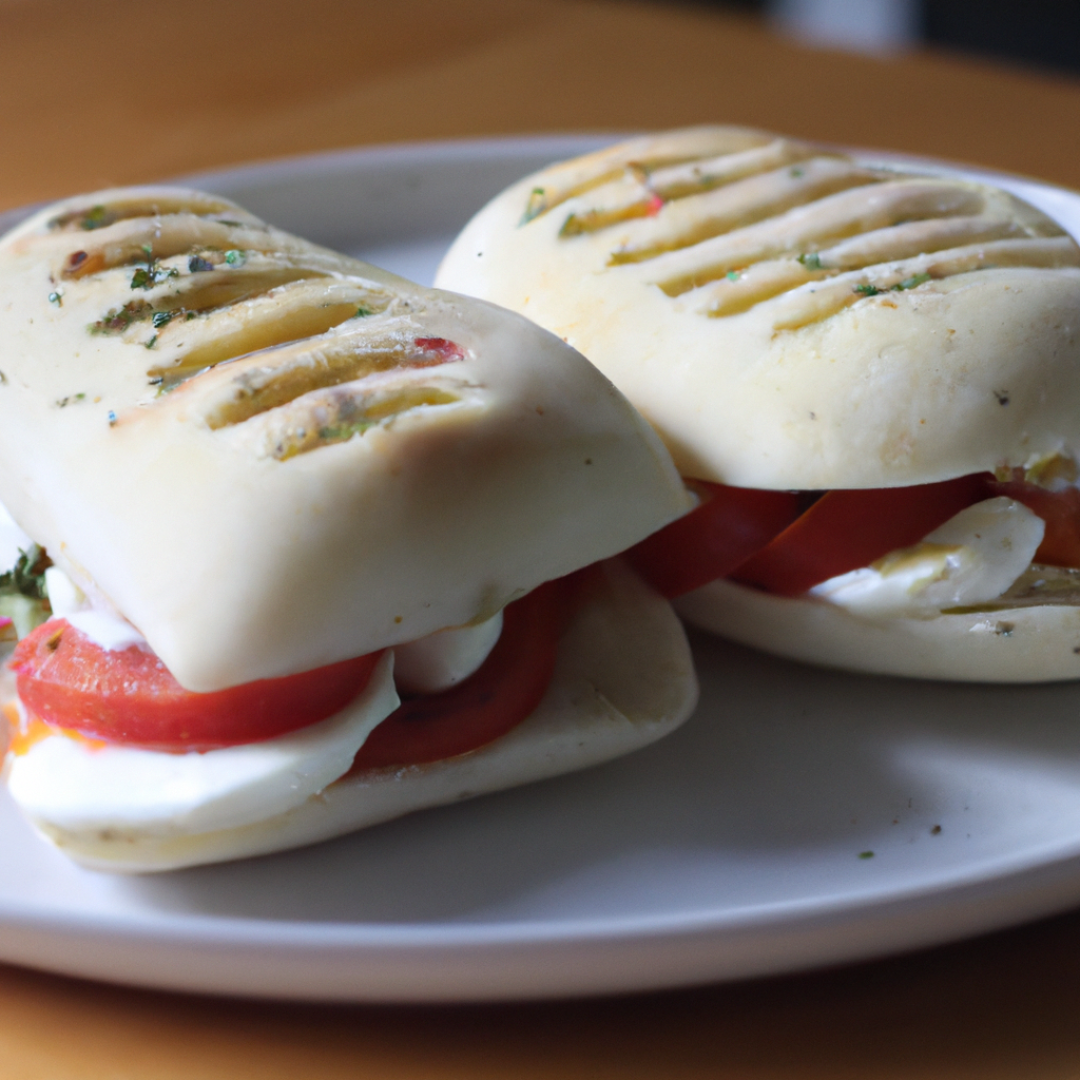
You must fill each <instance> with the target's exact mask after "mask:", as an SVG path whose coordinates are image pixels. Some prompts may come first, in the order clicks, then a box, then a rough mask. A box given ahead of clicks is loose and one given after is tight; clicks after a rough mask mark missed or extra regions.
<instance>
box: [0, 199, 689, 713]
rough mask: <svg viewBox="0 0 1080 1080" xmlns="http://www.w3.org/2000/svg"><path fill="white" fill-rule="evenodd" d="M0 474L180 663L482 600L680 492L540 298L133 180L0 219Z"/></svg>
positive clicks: (326, 651) (276, 658)
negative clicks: (480, 297) (348, 253)
mask: <svg viewBox="0 0 1080 1080" xmlns="http://www.w3.org/2000/svg"><path fill="white" fill-rule="evenodd" d="M0 295H3V296H4V303H3V304H0V372H2V373H3V374H2V377H0V502H2V503H3V504H4V505H6V506H7V508H8V509H9V510H10V511H11V513H12V515H13V516H14V518H15V519H16V520H17V521H18V523H19V524H20V525H21V526H22V528H23V529H24V530H25V531H26V532H27V533H29V534H30V535H31V536H32V537H33V538H34V540H35V541H37V542H38V543H39V544H41V545H42V546H43V547H45V548H47V550H48V552H49V554H50V556H51V557H52V558H53V559H54V560H55V561H56V562H57V563H59V564H60V566H61V567H62V568H63V569H64V570H65V571H66V572H67V573H68V574H69V575H70V576H71V577H72V578H73V580H74V581H75V582H76V583H77V584H78V585H80V586H81V587H82V588H83V589H84V590H85V591H86V592H88V593H89V594H90V595H91V596H92V597H94V598H95V599H96V600H97V601H98V602H99V603H101V604H104V605H106V606H111V607H113V608H115V609H116V610H117V611H119V612H120V613H122V615H123V616H124V617H126V618H127V619H128V620H129V621H130V622H132V623H133V624H134V625H135V626H136V627H137V628H138V629H139V630H140V631H141V632H142V634H143V635H145V637H146V638H147V639H148V641H149V643H150V645H151V647H152V648H153V649H154V651H155V652H156V653H157V655H158V656H160V657H161V659H162V660H163V661H164V663H165V664H166V666H167V667H168V668H169V670H170V671H171V672H172V673H173V674H174V675H175V676H176V678H177V679H178V681H179V682H180V683H181V684H182V685H183V686H185V687H187V688H188V689H191V690H196V691H202V692H206V691H213V690H219V689H222V688H224V687H227V686H231V685H236V684H240V683H245V682H249V681H252V680H255V679H260V678H269V677H275V676H280V675H286V674H290V673H292V672H296V671H303V670H308V669H312V668H317V667H321V666H323V665H325V664H329V663H333V662H335V661H338V660H343V659H346V658H348V657H352V656H357V655H361V654H364V653H367V652H371V651H373V650H375V649H378V648H382V647H385V646H387V645H394V644H398V643H401V642H405V641H411V640H415V639H417V638H421V637H424V636H426V635H427V634H430V633H432V632H434V631H437V630H440V629H443V628H445V627H449V626H458V625H463V624H466V623H470V622H473V621H480V620H482V619H484V618H487V617H489V616H491V615H493V614H494V613H495V612H497V611H498V610H500V609H501V608H502V607H503V606H504V605H505V604H506V603H507V602H509V601H510V600H512V599H514V598H515V597H517V596H520V595H522V594H524V593H525V592H528V591H529V590H530V589H532V588H534V587H535V586H536V585H538V584H540V583H541V582H543V581H546V580H549V579H552V578H556V577H560V576H562V575H564V574H566V573H569V572H570V571H572V570H575V569H577V568H579V567H581V566H585V565H588V564H590V563H592V562H595V561H596V560H598V559H601V558H605V557H607V556H610V555H613V554H615V553H616V552H618V551H621V550H623V549H624V548H626V547H628V546H630V545H631V544H632V543H634V542H636V541H637V540H638V539H640V538H642V537H643V536H645V535H647V534H648V533H650V532H652V531H654V530H655V529H658V528H660V527H661V526H662V525H664V524H665V523H666V522H668V521H670V520H672V519H673V518H675V517H677V516H678V515H679V514H681V513H682V512H683V511H684V510H685V509H686V508H687V506H688V497H687V495H686V493H685V491H684V490H683V488H682V485H681V483H680V481H679V477H678V474H677V472H676V471H675V469H674V467H673V466H672V463H671V461H670V459H669V457H668V456H667V454H666V452H665V451H664V449H663V446H662V445H661V443H660V442H659V440H658V439H657V438H656V436H655V435H654V434H653V433H652V432H651V431H650V430H649V428H648V426H647V425H646V424H645V423H644V421H643V420H642V419H641V418H640V417H639V416H638V415H637V414H636V413H635V412H634V411H633V409H632V408H631V407H630V406H629V405H628V403H627V402H626V400H625V399H624V398H623V397H622V395H621V394H619V392H618V391H616V390H615V389H614V387H613V386H612V385H611V384H610V383H609V382H608V381H607V379H605V378H604V377H603V376H601V375H600V374H599V373H598V372H597V371H596V370H595V369H594V368H593V367H591V366H590V365H589V364H587V363H586V362H585V361H584V360H583V359H582V357H581V356H579V355H578V354H576V353H575V352H574V351H573V350H572V349H571V348H570V347H569V346H567V345H565V344H564V343H563V342H561V341H559V340H558V339H557V338H555V337H553V336H552V335H550V334H548V333H546V332H545V331H543V330H540V329H539V328H537V327H536V326H534V325H532V324H530V323H529V322H527V321H526V320H525V319H523V318H521V317H520V316H517V315H513V314H511V313H509V312H505V311H501V310H499V309H497V308H495V307H493V306H492V305H490V304H486V303H482V302H477V301H474V300H467V299H464V298H461V297H456V296H451V295H448V294H446V293H440V292H437V291H434V290H431V289H425V288H422V287H420V286H418V285H413V284H412V283H410V282H407V281H405V280H403V279H402V278H398V277H396V276H394V275H392V274H388V273H386V272H384V271H382V270H379V269H377V268H375V267H373V266H369V265H367V264H365V263H361V262H358V261H356V260H354V259H349V258H346V257H345V256H342V255H338V254H336V253H334V252H331V251H328V250H326V249H324V248H320V247H317V246H316V245H314V244H310V243H308V242H307V241H305V240H301V239H299V238H297V237H294V236H290V235H289V234H287V233H283V232H281V231H279V230H277V229H274V228H272V227H270V226H268V225H266V224H264V223H263V222H262V221H260V220H259V219H257V218H255V217H253V216H252V215H250V214H248V213H246V212H245V211H244V210H242V209H240V208H239V207H237V206H235V205H234V204H232V203H230V202H228V201H227V200H224V199H220V198H217V197H216V196H209V195H203V194H200V193H198V192H192V191H187V190H183V189H173V188H131V189H124V190H117V191H106V192H99V193H97V194H94V195H87V196H81V197H79V198H75V199H70V200H67V201H65V202H63V203H59V204H57V205H55V206H52V207H49V208H48V209H46V210H43V211H41V212H40V213H38V214H36V215H35V216H34V217H32V218H30V219H29V220H28V221H26V222H24V223H23V224H22V225H20V226H19V227H18V228H17V229H15V230H14V231H13V232H11V233H9V234H8V235H7V236H6V237H5V238H3V239H2V240H0Z"/></svg>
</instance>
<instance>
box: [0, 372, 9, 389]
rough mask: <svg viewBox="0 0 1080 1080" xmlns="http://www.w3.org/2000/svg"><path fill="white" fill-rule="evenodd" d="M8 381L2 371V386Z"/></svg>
mask: <svg viewBox="0 0 1080 1080" xmlns="http://www.w3.org/2000/svg"><path fill="white" fill-rule="evenodd" d="M6 382H7V376H6V375H5V374H4V373H3V372H2V371H0V386H3V385H4V384H5V383H6Z"/></svg>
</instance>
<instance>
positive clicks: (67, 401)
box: [56, 394, 86, 409]
mask: <svg viewBox="0 0 1080 1080" xmlns="http://www.w3.org/2000/svg"><path fill="white" fill-rule="evenodd" d="M85 400H86V395H85V394H69V395H68V396H67V397H62V398H60V399H59V400H58V401H57V402H56V407H57V408H58V409H66V408H67V407H68V406H69V405H78V403H79V402H80V401H85Z"/></svg>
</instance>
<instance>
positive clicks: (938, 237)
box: [689, 217, 1027, 317]
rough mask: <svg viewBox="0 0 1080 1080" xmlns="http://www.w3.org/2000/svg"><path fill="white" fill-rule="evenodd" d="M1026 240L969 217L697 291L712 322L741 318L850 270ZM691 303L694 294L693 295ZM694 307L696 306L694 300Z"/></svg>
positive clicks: (860, 240) (911, 227)
mask: <svg viewBox="0 0 1080 1080" xmlns="http://www.w3.org/2000/svg"><path fill="white" fill-rule="evenodd" d="M999 239H1027V237H1026V235H1025V233H1024V230H1023V229H1022V228H1021V227H1020V226H1019V225H1015V224H1014V223H1012V222H1008V221H995V220H993V219H992V218H991V219H987V218H982V217H967V218H944V219H932V220H930V221H926V222H911V223H909V224H906V225H897V226H893V227H892V228H888V229H879V230H877V231H875V232H870V233H864V234H863V235H862V236H858V237H855V238H854V239H852V240H845V241H843V242H841V243H840V244H837V245H836V246H835V247H832V248H825V249H823V250H821V251H819V252H816V253H814V254H813V256H810V257H807V256H805V255H804V256H802V257H801V258H798V259H769V260H764V261H762V262H758V263H755V264H754V265H752V266H750V267H749V268H748V269H747V270H745V271H743V272H741V273H740V274H738V275H729V276H728V280H722V281H719V282H716V283H715V284H713V285H712V286H710V287H708V288H706V289H704V290H699V293H700V294H701V295H706V294H707V295H708V302H707V304H706V306H705V310H706V311H707V313H708V314H709V315H712V316H716V317H719V316H729V315H738V314H741V313H742V312H744V311H749V309H750V308H752V307H755V306H756V305H757V304H759V303H761V302H763V301H765V300H768V299H771V298H772V297H774V296H777V295H779V294H780V293H782V292H787V291H789V290H790V289H796V288H798V287H799V286H801V285H805V284H807V283H808V282H811V281H820V280H825V279H828V278H831V277H835V276H836V275H837V274H839V273H842V272H844V271H848V270H865V269H868V268H870V267H874V266H879V265H880V264H882V263H886V262H895V261H896V260H898V259H910V258H914V257H917V256H919V255H927V254H933V253H935V252H942V251H946V250H949V249H952V248H957V247H961V246H963V245H964V242H965V241H967V242H968V243H969V244H971V243H975V242H979V241H992V240H999ZM689 295H690V297H693V295H694V294H693V293H691V294H689ZM691 302H693V301H692V300H691Z"/></svg>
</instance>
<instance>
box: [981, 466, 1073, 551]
mask: <svg viewBox="0 0 1080 1080" xmlns="http://www.w3.org/2000/svg"><path fill="white" fill-rule="evenodd" d="M988 488H989V490H988V492H987V498H990V497H991V496H993V495H1005V496H1007V497H1008V498H1010V499H1015V500H1016V501H1017V502H1019V503H1023V504H1024V505H1025V506H1026V507H1027V508H1028V509H1029V510H1030V511H1031V512H1032V513H1033V514H1036V515H1038V516H1039V517H1041V518H1042V519H1043V521H1044V522H1046V532H1045V533H1044V534H1043V539H1042V543H1041V544H1040V545H1039V550H1038V551H1036V552H1035V561H1036V562H1038V563H1045V564H1046V565H1047V566H1072V567H1080V491H1078V490H1077V489H1076V488H1074V487H1070V488H1066V489H1065V490H1064V491H1047V489H1046V488H1042V487H1039V486H1038V485H1036V484H1029V483H1026V482H1025V481H1023V480H1009V481H1006V482H1004V483H1003V482H1001V481H998V480H992V481H990V482H989V484H988Z"/></svg>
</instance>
